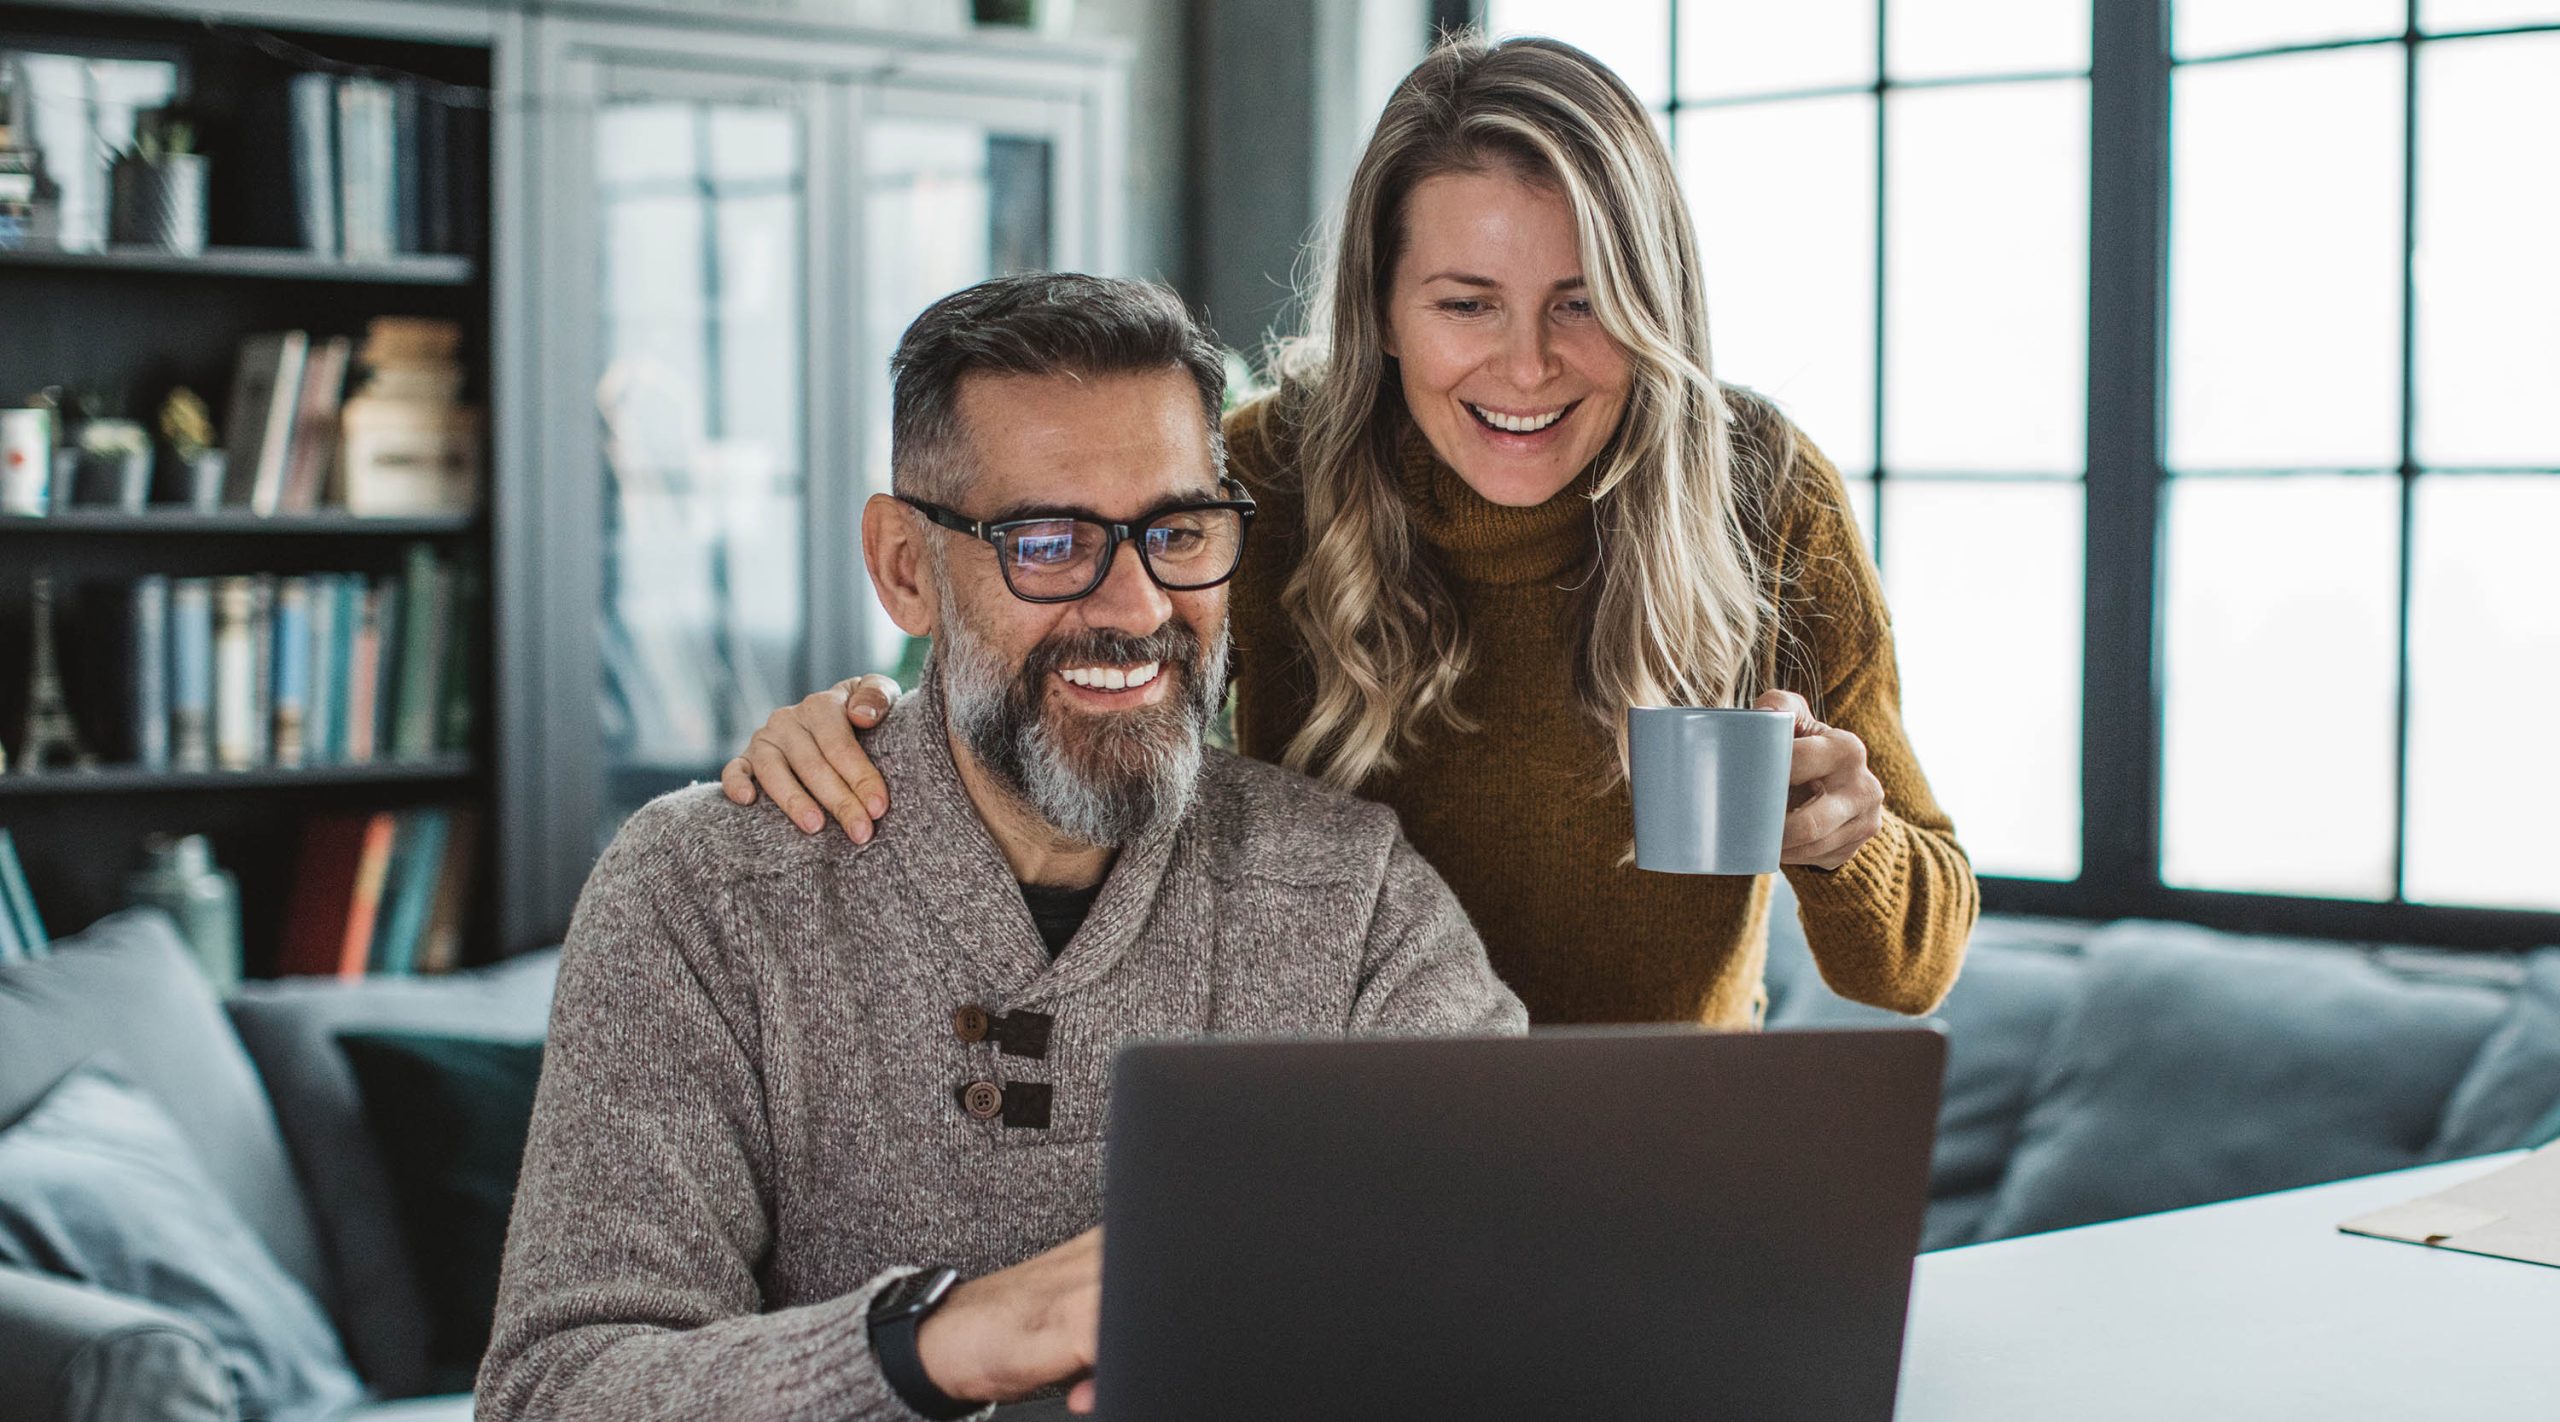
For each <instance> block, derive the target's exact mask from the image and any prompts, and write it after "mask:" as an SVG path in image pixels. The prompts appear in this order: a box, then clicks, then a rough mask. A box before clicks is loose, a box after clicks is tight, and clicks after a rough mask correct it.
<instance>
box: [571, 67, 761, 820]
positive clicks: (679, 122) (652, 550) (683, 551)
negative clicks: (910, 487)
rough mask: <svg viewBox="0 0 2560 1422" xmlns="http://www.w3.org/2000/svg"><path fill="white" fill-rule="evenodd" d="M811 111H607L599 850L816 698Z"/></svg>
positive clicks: (599, 118) (599, 303)
mask: <svg viewBox="0 0 2560 1422" xmlns="http://www.w3.org/2000/svg"><path fill="white" fill-rule="evenodd" d="M688 88H693V89H695V90H696V92H687V90H688ZM799 92H800V91H799V90H797V89H795V88H791V87H783V88H780V89H778V90H776V91H773V92H749V93H743V94H739V95H735V96H721V95H719V94H717V93H705V92H699V86H698V85H696V86H688V85H685V84H682V83H672V82H670V83H652V82H650V76H648V75H646V74H634V73H630V72H628V71H623V72H617V73H616V74H615V75H614V76H613V82H612V84H611V85H610V86H609V87H608V88H607V90H606V92H605V93H604V94H603V95H601V96H600V101H599V103H598V104H597V107H596V110H595V116H594V126H593V130H592V133H593V139H592V144H591V158H592V167H593V171H592V181H593V184H594V187H593V194H594V203H595V214H596V217H595V233H596V240H597V247H596V251H595V264H594V270H593V277H592V280H593V281H594V283H595V290H596V293H597V299H596V306H595V320H596V329H595V331H594V333H593V338H594V340H595V342H596V344H595V348H594V349H595V352H596V356H597V359H596V363H595V379H594V402H595V406H594V408H595V418H596V421H597V427H598V428H597V441H596V449H597V458H598V475H599V478H600V481H601V489H602V498H601V505H602V508H601V514H602V519H603V529H602V542H601V544H600V548H599V552H600V557H599V560H598V561H599V563H600V569H599V571H600V573H601V585H600V586H599V587H598V589H597V592H598V595H599V601H598V603H597V617H598V622H597V638H598V653H599V659H598V661H599V664H598V668H597V670H598V681H597V685H596V687H595V693H594V694H595V696H596V712H597V716H598V721H599V726H600V730H601V737H602V749H603V754H604V759H605V779H604V785H603V787H602V789H603V798H602V803H601V804H600V805H598V806H597V821H596V825H595V830H596V834H597V836H598V840H597V842H598V844H599V845H601V844H602V843H603V842H604V841H605V840H608V839H610V838H611V837H612V834H613V831H614V830H615V829H616V828H617V827H618V826H620V824H621V823H622V821H623V819H624V818H625V817H626V816H628V815H629V814H630V812H631V811H632V810H634V809H636V808H638V807H639V806H640V805H641V804H642V803H644V802H645V801H647V800H648V799H650V798H651V797H653V796H656V795H659V794H662V793H664V792H666V791H668V790H672V789H675V788H678V787H680V786H683V785H685V784H688V783H690V782H692V781H695V780H699V779H707V778H710V777H711V776H714V775H716V774H717V773H718V770H719V767H720V765H721V763H722V762H724V761H726V760H727V759H728V758H729V757H730V756H731V755H733V754H735V753H736V750H737V748H738V746H739V745H740V744H742V743H743V742H744V741H745V739H746V737H747V735H748V734H749V733H750V732H752V731H753V730H754V728H755V727H756V726H758V725H760V724H762V722H763V720H764V717H765V714H766V713H767V712H769V711H770V710H771V709H772V708H774V707H775V706H778V705H781V704H783V703H784V702H787V701H791V700H796V699H797V698H798V697H799V696H800V695H801V694H802V692H803V691H804V690H806V689H807V686H808V684H809V680H810V670H809V668H808V666H807V665H806V659H805V646H806V636H805V633H806V624H807V616H808V609H807V591H806V587H807V579H806V571H807V570H806V568H805V566H804V546H803V543H804V536H805V531H806V527H807V512H808V510H807V503H808V458H807V453H808V439H807V426H808V410H807V403H808V381H807V379H806V372H805V362H806V345H807V337H808V332H807V321H808V307H809V299H808V298H809V290H808V278H807V263H806V261H805V251H804V248H805V240H804V234H805V232H806V229H807V222H808V215H809V203H810V194H809V185H808V163H807V154H808V147H809V143H808V140H809V133H808V129H809V124H810V116H809V114H808V113H807V112H806V111H805V106H804V105H802V104H800V103H797V102H795V98H796V97H797V95H798V94H799Z"/></svg>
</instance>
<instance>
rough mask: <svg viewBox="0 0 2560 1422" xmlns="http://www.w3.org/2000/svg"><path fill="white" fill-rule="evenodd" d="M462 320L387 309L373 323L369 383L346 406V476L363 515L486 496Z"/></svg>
mask: <svg viewBox="0 0 2560 1422" xmlns="http://www.w3.org/2000/svg"><path fill="white" fill-rule="evenodd" d="M461 352H462V327H461V326H460V325H459V324H458V323H456V322H452V321H445V320H438V319H434V318H428V317H416V316H405V317H404V316H383V317H377V318H375V319H374V320H373V321H371V322H369V323H367V325H366V327H365V340H364V346H363V348H362V349H361V350H360V351H359V352H358V353H357V356H356V364H357V365H359V366H360V367H362V368H363V370H364V372H365V375H364V383H363V384H362V386H361V387H360V388H358V389H357V391H356V393H355V394H353V395H351V396H349V397H348V399H347V401H346V403H345V406H344V407H343V409H342V410H341V411H340V416H339V422H340V428H341V430H342V432H343V433H342V437H341V448H340V452H339V467H340V480H341V484H342V487H343V489H344V495H345V500H346V505H347V507H348V508H349V509H350V510H352V511H354V512H356V513H359V514H376V515H401V514H437V513H467V512H469V511H470V510H471V509H472V508H473V507H475V506H476V505H477V504H478V502H479V499H480V479H481V442H482V441H481V419H480V412H479V410H478V409H476V408H474V407H472V406H469V405H465V404H463V403H461V395H462V387H463V381H464V372H463V368H462V361H461Z"/></svg>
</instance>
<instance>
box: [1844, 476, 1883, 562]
mask: <svg viewBox="0 0 2560 1422" xmlns="http://www.w3.org/2000/svg"><path fill="white" fill-rule="evenodd" d="M1848 488H1849V512H1851V513H1853V514H1856V515H1857V516H1858V532H1860V533H1862V534H1865V535H1866V539H1867V556H1868V557H1870V558H1874V559H1877V560H1878V561H1882V558H1883V554H1882V551H1881V550H1879V549H1878V548H1877V547H1876V477H1875V476H1874V475H1872V474H1869V475H1864V476H1862V477H1859V478H1855V479H1851V480H1849V481H1848Z"/></svg>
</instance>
